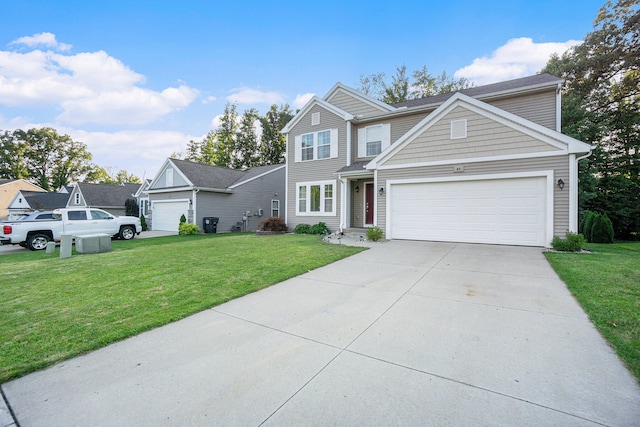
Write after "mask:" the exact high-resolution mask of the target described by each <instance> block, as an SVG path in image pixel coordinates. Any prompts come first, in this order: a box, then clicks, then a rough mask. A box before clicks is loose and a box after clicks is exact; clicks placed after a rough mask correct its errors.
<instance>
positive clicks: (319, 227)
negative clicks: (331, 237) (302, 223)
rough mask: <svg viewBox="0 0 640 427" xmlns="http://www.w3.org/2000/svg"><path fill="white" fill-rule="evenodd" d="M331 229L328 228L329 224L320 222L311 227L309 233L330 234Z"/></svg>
mask: <svg viewBox="0 0 640 427" xmlns="http://www.w3.org/2000/svg"><path fill="white" fill-rule="evenodd" d="M329 233H331V231H329V229H328V228H327V224H325V223H324V222H319V223H317V224H314V225H312V226H311V227H309V234H329Z"/></svg>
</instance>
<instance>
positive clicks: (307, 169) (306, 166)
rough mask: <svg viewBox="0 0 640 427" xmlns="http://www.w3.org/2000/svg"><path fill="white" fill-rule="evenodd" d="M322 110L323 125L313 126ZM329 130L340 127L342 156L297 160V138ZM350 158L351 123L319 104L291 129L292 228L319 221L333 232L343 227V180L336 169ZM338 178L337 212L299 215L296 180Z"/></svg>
mask: <svg viewBox="0 0 640 427" xmlns="http://www.w3.org/2000/svg"><path fill="white" fill-rule="evenodd" d="M317 112H319V113H320V124H319V125H316V126H312V125H311V115H312V114H313V113H317ZM326 129H338V157H336V158H332V159H322V160H311V161H307V162H296V161H295V137H296V136H297V135H302V134H305V133H309V132H317V131H321V130H326ZM346 159H347V125H346V122H345V121H344V119H342V118H341V117H339V116H337V115H335V114H334V113H332V112H330V111H327V110H326V109H324V108H323V107H321V106H319V105H316V106H314V107H313V108H311V109H310V110H309V111H308V113H307V114H306V115H305V117H302V118H301V119H300V121H298V123H297V124H296V125H295V126H294V127H293V128H292V129H291V131H290V132H289V135H288V143H287V167H288V169H289V179H288V188H287V199H288V204H287V206H286V209H287V220H288V226H289V228H291V229H293V228H294V227H295V226H296V225H298V224H316V223H318V222H320V221H322V222H324V223H326V224H327V227H329V229H330V230H331V231H336V230H337V229H338V228H339V227H340V210H341V209H342V207H341V206H340V192H341V191H342V189H341V188H340V182H339V181H338V180H337V176H336V175H335V172H336V171H337V170H338V169H340V168H342V167H343V166H345V165H346V164H347V163H346ZM325 180H335V187H334V189H333V193H334V203H335V212H336V214H335V215H326V216H302V215H301V216H297V215H296V183H299V182H312V181H325Z"/></svg>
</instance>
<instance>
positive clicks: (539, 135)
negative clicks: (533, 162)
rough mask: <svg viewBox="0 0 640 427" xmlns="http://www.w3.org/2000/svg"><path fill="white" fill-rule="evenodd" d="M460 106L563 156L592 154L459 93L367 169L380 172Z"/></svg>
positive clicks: (581, 144) (569, 140)
mask: <svg viewBox="0 0 640 427" xmlns="http://www.w3.org/2000/svg"><path fill="white" fill-rule="evenodd" d="M458 105H461V106H463V107H465V108H467V109H469V110H471V111H473V112H475V113H477V114H480V115H483V116H485V117H489V118H491V119H492V120H495V121H498V122H501V123H502V124H504V125H506V126H509V127H511V128H513V129H516V130H518V131H520V132H522V133H525V134H527V135H530V136H531V137H533V138H536V139H539V140H541V141H543V142H546V143H548V144H549V145H551V146H554V147H556V148H559V149H561V150H562V151H561V152H562V153H564V154H569V153H576V154H578V153H587V152H589V151H590V150H591V146H590V145H589V144H585V143H584V142H582V141H578V140H577V139H574V138H571V137H570V136H567V135H564V134H562V133H560V132H557V131H554V130H551V129H549V128H546V127H544V126H542V125H539V124H537V123H534V122H531V121H529V120H526V119H524V118H522V117H520V116H517V115H515V114H513V113H509V112H508V111H505V110H502V109H500V108H497V107H494V106H493V105H490V104H487V103H486V102H483V101H480V100H478V99H475V98H472V97H470V96H468V95H465V94H462V93H460V92H456V93H455V94H453V96H451V97H450V98H449V99H448V100H447V101H445V102H444V103H443V104H442V105H440V106H439V107H438V108H437V109H436V110H435V111H434V112H433V113H431V114H429V115H428V116H427V117H425V118H424V119H422V120H421V121H420V122H419V123H418V124H416V125H415V126H414V127H413V128H412V129H410V130H409V131H408V132H406V133H405V134H404V135H403V136H402V137H401V138H400V139H398V141H396V143H395V144H394V145H393V146H391V148H390V149H389V150H387V151H385V152H382V153H380V154H379V155H378V156H377V157H376V158H374V159H373V160H371V162H369V164H368V165H367V169H376V168H379V167H380V165H382V164H383V163H384V162H385V161H386V160H388V159H390V158H391V157H393V156H394V155H395V154H396V153H398V152H399V151H400V150H402V149H403V148H404V147H406V146H407V145H408V144H409V143H411V141H413V140H414V139H415V137H416V136H417V135H419V134H421V133H423V132H424V131H426V130H427V129H429V128H430V127H431V126H432V125H434V124H435V123H437V122H438V121H439V120H440V119H441V118H442V117H444V116H445V115H446V114H448V113H449V112H450V111H451V110H453V109H454V108H455V107H456V106H458Z"/></svg>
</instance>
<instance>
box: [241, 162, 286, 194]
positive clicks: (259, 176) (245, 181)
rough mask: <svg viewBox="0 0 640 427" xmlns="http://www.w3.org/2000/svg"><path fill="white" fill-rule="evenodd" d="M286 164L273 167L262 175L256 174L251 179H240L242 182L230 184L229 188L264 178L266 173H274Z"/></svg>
mask: <svg viewBox="0 0 640 427" xmlns="http://www.w3.org/2000/svg"><path fill="white" fill-rule="evenodd" d="M284 166H285V165H280V166H279V167H277V168H273V169H271V170H268V171H266V172H263V173H261V174H260V175H256V176H254V177H253V178H249V179H247V180H244V181H240V182H238V183H236V184H233V185H230V186H229V188H230V189H234V188H236V187H238V186H240V185H243V184H246V183H247V182H251V181H253V180H254V179H258V178H262V177H263V176H265V175H269V174H270V173H273V172H275V171H279V170H280V169H282V168H284Z"/></svg>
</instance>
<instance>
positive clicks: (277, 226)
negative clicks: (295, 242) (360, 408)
mask: <svg viewBox="0 0 640 427" xmlns="http://www.w3.org/2000/svg"><path fill="white" fill-rule="evenodd" d="M258 230H260V231H287V224H286V223H285V222H284V219H282V218H280V217H278V216H270V217H269V218H265V219H264V220H262V222H260V224H258Z"/></svg>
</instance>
